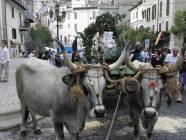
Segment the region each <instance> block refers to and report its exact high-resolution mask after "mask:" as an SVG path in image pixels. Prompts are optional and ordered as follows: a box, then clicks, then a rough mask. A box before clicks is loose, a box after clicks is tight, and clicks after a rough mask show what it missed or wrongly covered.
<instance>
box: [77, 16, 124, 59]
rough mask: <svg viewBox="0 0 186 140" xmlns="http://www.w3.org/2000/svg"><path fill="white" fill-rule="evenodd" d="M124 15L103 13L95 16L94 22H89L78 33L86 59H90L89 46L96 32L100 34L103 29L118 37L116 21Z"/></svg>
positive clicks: (91, 44)
mask: <svg viewBox="0 0 186 140" xmlns="http://www.w3.org/2000/svg"><path fill="white" fill-rule="evenodd" d="M124 17H125V15H120V14H116V15H115V16H114V15H112V14H110V13H104V14H102V15H100V16H98V17H97V18H96V22H95V23H91V24H90V25H89V26H88V27H87V28H85V30H84V31H83V33H79V34H80V36H81V37H82V39H83V46H85V52H86V53H85V54H86V56H85V57H86V58H87V60H88V61H90V60H91V59H92V56H91V48H92V46H93V38H94V36H95V34H96V33H97V32H99V34H100V36H102V34H103V32H104V31H112V32H113V34H114V38H117V37H118V35H119V34H118V33H119V31H118V30H117V28H116V24H117V23H118V21H121V20H122V18H124Z"/></svg>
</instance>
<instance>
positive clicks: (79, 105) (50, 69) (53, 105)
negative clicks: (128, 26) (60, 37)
mask: <svg viewBox="0 0 186 140" xmlns="http://www.w3.org/2000/svg"><path fill="white" fill-rule="evenodd" d="M58 44H59V45H60V46H61V48H62V49H63V50H65V49H64V47H63V45H62V44H60V43H59V42H58ZM124 50H125V49H124ZM63 55H64V61H65V63H66V67H61V68H57V67H55V66H52V65H50V64H48V63H47V62H46V61H44V60H39V59H36V58H31V59H29V60H28V61H27V62H25V63H23V64H22V65H21V66H20V67H18V69H17V71H16V86H17V93H18V96H19V99H20V104H21V111H22V125H21V133H20V134H21V136H25V135H26V134H27V133H26V132H27V131H26V126H25V125H26V121H27V117H28V113H29V112H30V114H31V117H32V121H33V129H34V133H36V134H38V133H41V131H40V129H39V127H38V126H37V122H36V118H35V115H36V114H38V115H41V116H50V117H51V118H52V120H53V123H54V128H55V133H56V135H57V138H58V139H59V140H64V132H63V125H65V126H66V128H67V130H68V131H69V133H70V134H71V140H77V139H78V133H79V131H81V130H82V129H83V128H84V125H85V120H86V116H87V115H88V113H89V111H90V114H91V116H93V117H104V116H105V112H106V111H105V107H104V105H103V101H102V92H103V89H104V88H105V85H106V80H105V78H104V75H103V74H104V70H105V68H106V67H105V66H101V65H86V66H83V67H81V68H80V69H78V65H76V64H74V63H72V62H71V61H70V60H69V58H68V57H67V53H66V51H64V53H63ZM124 58H125V51H123V52H122V54H121V56H120V58H119V59H118V60H117V61H116V62H115V63H114V64H112V65H109V68H110V69H114V68H116V67H117V66H119V65H121V62H122V61H121V60H123V59H124ZM72 71H76V73H73V72H72ZM77 71H79V72H77ZM77 74H79V76H80V77H79V78H80V81H79V84H80V85H81V88H82V89H83V91H84V93H86V96H81V97H80V100H79V101H78V102H77V101H75V100H73V99H72V96H71V94H70V92H69V88H70V87H72V86H73V85H74V83H75V82H77V81H76V77H77ZM90 106H91V107H92V109H91V110H89V107H90Z"/></svg>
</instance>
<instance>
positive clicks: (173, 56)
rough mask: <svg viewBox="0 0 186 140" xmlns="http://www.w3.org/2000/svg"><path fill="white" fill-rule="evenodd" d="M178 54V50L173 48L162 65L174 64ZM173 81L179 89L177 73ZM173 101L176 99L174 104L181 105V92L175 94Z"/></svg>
mask: <svg viewBox="0 0 186 140" xmlns="http://www.w3.org/2000/svg"><path fill="white" fill-rule="evenodd" d="M178 53H179V49H178V48H173V49H172V53H170V54H167V56H166V57H165V60H164V65H168V64H175V63H176V60H177V58H178ZM175 79H176V81H177V85H178V87H180V82H179V72H178V73H177V75H176V76H175ZM175 99H176V102H178V103H183V101H182V96H181V91H179V93H177V94H175Z"/></svg>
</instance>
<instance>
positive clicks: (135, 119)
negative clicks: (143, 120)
mask: <svg viewBox="0 0 186 140" xmlns="http://www.w3.org/2000/svg"><path fill="white" fill-rule="evenodd" d="M130 118H131V120H132V124H133V127H134V136H135V140H139V133H140V126H139V117H138V114H135V113H134V112H131V111H130Z"/></svg>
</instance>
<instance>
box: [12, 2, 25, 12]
mask: <svg viewBox="0 0 186 140" xmlns="http://www.w3.org/2000/svg"><path fill="white" fill-rule="evenodd" d="M12 1H13V2H14V3H16V4H17V5H18V6H20V7H21V8H22V9H24V10H27V3H26V1H25V0H12Z"/></svg>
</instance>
